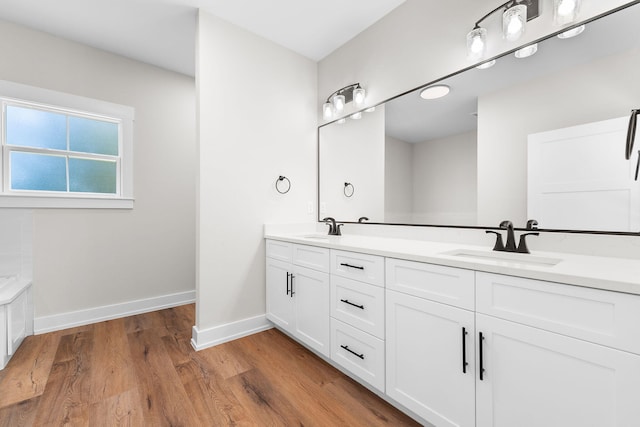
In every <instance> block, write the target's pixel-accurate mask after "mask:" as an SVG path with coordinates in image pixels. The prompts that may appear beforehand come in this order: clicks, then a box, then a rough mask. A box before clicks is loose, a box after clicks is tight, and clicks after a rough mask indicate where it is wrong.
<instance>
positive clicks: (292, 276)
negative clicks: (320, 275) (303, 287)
mask: <svg viewBox="0 0 640 427" xmlns="http://www.w3.org/2000/svg"><path fill="white" fill-rule="evenodd" d="M289 277H291V294H290V296H291V298H293V294H295V292H293V279H294V277H296V276H294V275H293V273H291V275H290V276H289Z"/></svg>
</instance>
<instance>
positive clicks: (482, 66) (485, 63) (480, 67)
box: [476, 59, 496, 70]
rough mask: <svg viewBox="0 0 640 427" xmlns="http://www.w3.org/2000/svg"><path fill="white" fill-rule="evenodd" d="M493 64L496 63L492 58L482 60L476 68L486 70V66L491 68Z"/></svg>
mask: <svg viewBox="0 0 640 427" xmlns="http://www.w3.org/2000/svg"><path fill="white" fill-rule="evenodd" d="M494 65H496V60H495V59H492V60H491V61H487V62H483V63H482V64H480V65H478V66H477V67H476V68H477V69H478V70H486V69H487V68H491V67H493V66H494Z"/></svg>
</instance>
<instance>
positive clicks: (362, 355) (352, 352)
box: [340, 345, 364, 360]
mask: <svg viewBox="0 0 640 427" xmlns="http://www.w3.org/2000/svg"><path fill="white" fill-rule="evenodd" d="M340 347H342V348H344V349H345V350H347V351H348V352H349V353H351V354H353V355H354V356H356V357H359V358H360V359H362V360H364V354H358V353H356V352H355V351H353V350H351V349H350V348H349V346H348V345H341V346H340Z"/></svg>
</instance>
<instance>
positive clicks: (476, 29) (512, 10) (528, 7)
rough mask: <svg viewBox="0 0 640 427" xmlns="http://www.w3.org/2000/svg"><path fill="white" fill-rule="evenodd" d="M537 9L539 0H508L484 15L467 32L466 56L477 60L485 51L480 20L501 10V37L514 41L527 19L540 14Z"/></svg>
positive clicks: (485, 30)
mask: <svg viewBox="0 0 640 427" xmlns="http://www.w3.org/2000/svg"><path fill="white" fill-rule="evenodd" d="M539 9H540V8H539V0H509V1H507V2H505V3H503V4H501V5H500V6H498V7H496V8H495V9H493V10H492V11H491V12H489V13H487V14H486V15H484V16H483V17H482V18H480V19H479V20H478V21H476V24H475V25H474V26H473V29H472V30H471V31H469V33H468V34H467V58H468V59H469V60H472V61H477V60H479V59H482V58H483V57H484V55H485V53H486V51H487V29H486V28H483V27H481V26H480V24H481V23H482V21H484V20H485V19H487V18H488V17H490V16H491V15H493V14H494V13H496V12H498V11H501V10H502V11H503V13H502V37H503V38H505V39H506V40H508V41H515V40H518V39H519V38H520V37H521V36H522V34H524V32H525V29H526V26H527V21H530V20H532V19H534V18H537V17H538V16H539V15H540V12H539Z"/></svg>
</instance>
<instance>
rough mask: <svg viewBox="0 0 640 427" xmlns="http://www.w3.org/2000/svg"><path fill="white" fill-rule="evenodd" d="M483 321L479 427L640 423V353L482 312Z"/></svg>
mask: <svg viewBox="0 0 640 427" xmlns="http://www.w3.org/2000/svg"><path fill="white" fill-rule="evenodd" d="M476 328H477V331H478V334H480V333H482V335H483V337H484V339H483V340H482V345H480V339H479V335H478V337H477V338H478V344H477V346H476V349H477V351H478V359H479V356H480V350H481V349H482V367H483V368H484V372H483V379H482V380H480V379H479V378H478V381H477V384H476V391H477V396H476V398H477V401H476V408H477V417H478V419H477V426H478V427H513V426H518V427H529V426H530V427H534V426H535V427H539V426H545V427H584V426H610V427H614V426H619V427H622V426H631V425H638V420H640V405H638V402H640V356H637V355H634V354H631V353H626V352H623V351H619V350H614V349H612V348H609V347H604V346H601V345H598V344H593V343H589V342H586V341H581V340H578V339H575V338H570V337H567V336H564V335H559V334H556V333H553V332H546V331H542V330H540V329H536V328H532V327H529V326H524V325H521V324H518V323H513V322H509V321H506V320H501V319H497V318H494V317H490V316H486V315H481V314H478V315H476ZM478 363H480V361H479V360H478ZM480 368H481V367H480V365H478V371H479V370H480Z"/></svg>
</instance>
